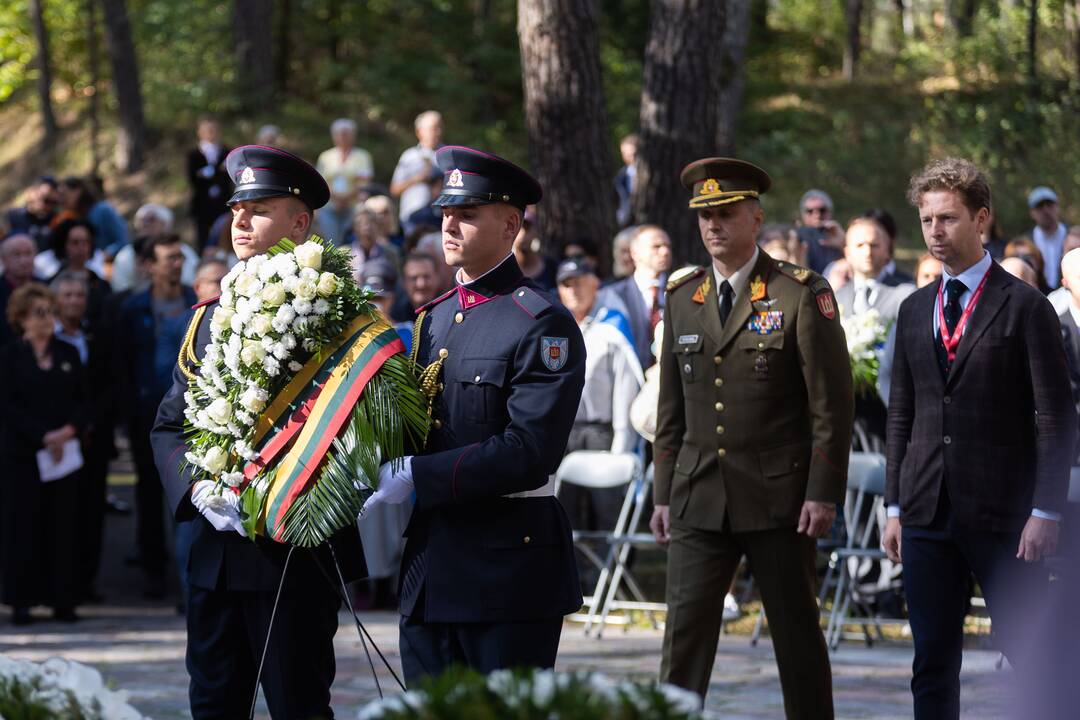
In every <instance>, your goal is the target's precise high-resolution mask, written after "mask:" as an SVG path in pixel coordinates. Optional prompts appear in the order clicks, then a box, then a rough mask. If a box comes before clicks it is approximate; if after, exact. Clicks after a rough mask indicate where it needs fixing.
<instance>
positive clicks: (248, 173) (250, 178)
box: [239, 167, 255, 185]
mask: <svg viewBox="0 0 1080 720" xmlns="http://www.w3.org/2000/svg"><path fill="white" fill-rule="evenodd" d="M253 182H255V171H254V170H252V169H251V168H249V167H246V168H244V172H242V173H240V183H239V184H240V185H247V184H248V183H253Z"/></svg>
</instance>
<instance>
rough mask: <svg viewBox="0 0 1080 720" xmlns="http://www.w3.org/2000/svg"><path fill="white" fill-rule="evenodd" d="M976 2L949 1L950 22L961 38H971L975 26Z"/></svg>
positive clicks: (965, 0) (968, 0)
mask: <svg viewBox="0 0 1080 720" xmlns="http://www.w3.org/2000/svg"><path fill="white" fill-rule="evenodd" d="M978 9H979V8H978V3H977V2H976V0H949V3H948V10H949V21H950V22H951V23H952V26H953V29H955V30H956V34H957V35H959V36H960V37H965V38H966V37H971V32H972V30H973V29H974V26H975V12H976V11H977V10H978Z"/></svg>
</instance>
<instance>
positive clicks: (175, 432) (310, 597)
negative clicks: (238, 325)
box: [151, 147, 366, 720]
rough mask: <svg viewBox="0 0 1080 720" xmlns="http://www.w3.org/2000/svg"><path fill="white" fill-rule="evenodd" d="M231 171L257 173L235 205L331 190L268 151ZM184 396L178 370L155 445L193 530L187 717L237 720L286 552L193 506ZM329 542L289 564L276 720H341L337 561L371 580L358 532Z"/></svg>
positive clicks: (199, 343)
mask: <svg viewBox="0 0 1080 720" xmlns="http://www.w3.org/2000/svg"><path fill="white" fill-rule="evenodd" d="M226 162H227V163H228V166H229V170H230V174H231V176H232V177H233V178H234V179H239V178H240V177H241V175H242V174H243V173H244V172H245V170H246V169H248V168H254V169H255V170H254V172H255V175H254V176H248V178H247V179H248V180H249V182H247V183H240V184H239V185H238V188H237V193H236V194H234V195H233V198H232V199H231V201H230V202H238V201H239V200H248V199H256V198H258V197H277V196H281V195H286V194H289V195H295V196H297V197H299V198H300V199H301V200H303V201H304V202H305V203H307V204H308V205H309V206H312V205H314V203H316V202H318V201H319V199H321V193H320V190H322V189H323V188H325V185H326V184H325V181H323V180H322V178H321V177H319V176H318V174H317V173H315V170H314V168H310V166H309V165H307V163H305V162H304V161H303V160H300V159H299V158H296V157H294V156H292V155H290V154H288V153H284V152H282V151H277V150H274V149H272V148H257V147H248V148H238V149H237V150H234V151H233V153H231V154H230V155H229V159H228V160H227V161H226ZM308 169H310V173H309V172H308ZM320 183H321V185H322V188H320V187H318V184H320ZM312 188H313V189H312ZM294 189H296V190H301V191H302V192H293V190H294ZM260 193H264V194H260ZM327 194H328V192H327ZM238 195H243V197H237V196H238ZM312 195H313V197H312ZM325 202H326V201H325V199H324V200H322V202H321V203H319V204H320V205H321V204H325ZM315 207H318V205H316V206H315ZM216 308H217V302H216V301H213V302H210V303H207V304H205V307H204V308H199V307H198V306H197V307H196V309H197V314H196V316H195V318H194V320H193V322H194V323H196V327H195V328H193V331H194V332H193V334H192V335H191V338H190V342H189V345H188V347H187V348H185V349H184V353H185V354H186V352H187V350H188V348H190V350H191V352H193V353H194V356H195V358H196V360H198V361H201V359H202V357H203V354H204V352H205V349H206V346H207V345H208V344H209V343H210V318H211V317H213V313H214V310H215V309H216ZM199 310H202V312H199ZM190 365H191V366H189V367H187V368H186V369H187V370H188V371H189V372H190V371H196V372H197V368H196V367H195V366H194V363H190ZM187 388H188V380H187V378H186V377H185V375H184V373H183V372H182V371H181V368H180V367H179V366H178V367H177V368H176V370H175V371H174V373H173V386H172V389H171V390H170V391H169V392H168V394H166V396H165V398H164V400H162V402H161V406H160V408H159V409H158V415H157V422H156V423H155V426H154V430H153V432H152V433H151V443H152V444H153V448H154V457H155V460H156V462H157V466H158V471H159V472H160V473H161V480H162V483H163V484H164V486H165V494H166V497H167V499H168V503H169V508H170V509H171V511H172V513H173V516H174V517H175V518H176V519H177V520H191V521H192V523H193V532H192V546H191V554H190V557H189V559H188V588H187V630H188V647H187V669H188V673H189V674H190V676H191V685H190V700H191V714H192V717H194V718H196V719H197V720H198V719H202V718H222V720H225V719H229V720H234V719H235V718H241V717H247V715H248V710H249V706H250V703H251V693H252V691H253V690H254V687H255V676H256V671H257V669H258V665H259V659H260V657H261V655H262V652H263V644H264V643H265V642H266V637H267V630H268V628H269V623H270V614H271V612H272V610H273V607H274V599H275V596H276V593H277V590H278V585H279V583H280V581H281V574H282V570H283V568H284V566H285V560H286V556H287V555H288V552H289V548H288V546H286V545H281V544H279V543H275V542H273V541H271V540H267V539H259V540H258V541H256V542H252V541H251V540H249V539H247V538H245V537H243V536H241V535H239V534H237V533H235V532H233V531H224V532H219V531H217V530H215V529H214V528H213V526H212V525H210V523H209V522H207V521H206V519H205V518H203V516H202V515H201V514H199V512H198V511H197V510H196V509H195V507H194V506H193V505H192V504H191V500H190V491H191V483H192V477H191V470H190V468H187V467H184V468H183V469H182V468H181V465H182V464H183V461H184V453H185V452H186V451H187V446H186V444H185V442H184V437H183V427H184V408H185V403H184V393H185V392H186V391H187ZM329 545H330V546H331V547H332V550H331V547H327V546H325V545H324V546H322V547H320V548H317V549H315V550H307V549H303V548H297V549H296V550H295V551H294V552H293V555H292V559H291V560H290V561H289V569H288V573H287V574H286V580H285V585H284V587H283V588H282V591H281V600H280V603H279V605H278V610H277V617H276V619H275V621H274V626H273V633H271V635H270V646H269V650H268V654H267V658H266V665H265V667H264V668H263V674H262V687H263V692H264V694H265V696H266V701H267V705H268V707H269V709H270V714H271V716H272V717H274V718H305V719H306V718H332V717H333V712H332V711H331V710H330V685H331V683H332V682H333V679H334V648H333V638H334V634H335V633H336V632H337V613H338V608H339V605H340V603H339V594H338V593H339V591H340V582H339V580H338V575H337V570H336V569H335V568H334V559H335V557H336V559H337V562H338V563H339V564H340V566H341V570H342V573H343V574H344V576H345V580H346V581H350V580H355V579H359V578H361V577H363V576H364V575H365V574H366V568H365V566H364V556H363V551H362V549H361V546H360V540H359V535H358V534H357V531H356V528H355V527H347V528H345V529H343V530H341V531H340V532H339V533H338V534H337V535H335V536H334V537H333V538H332V539H331V540H330V542H329Z"/></svg>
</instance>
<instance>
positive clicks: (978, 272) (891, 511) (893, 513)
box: [887, 250, 1061, 521]
mask: <svg viewBox="0 0 1080 720" xmlns="http://www.w3.org/2000/svg"><path fill="white" fill-rule="evenodd" d="M993 262H994V260H993V258H991V257H990V253H988V252H986V251H985V250H984V251H983V256H982V259H981V260H979V262H977V263H975V264H974V265H972V266H971V267H969V268H968V269H967V270H965V271H963V272H962V273H960V274H959V275H953V274H951V273H950V272H949V271H948V269H947V268H945V267H944V266H942V268H941V280H940V281H939V282H940V283H941V294H942V295H943V296H946V302H947V301H948V297H947V290H946V283H948V282H949V281H950V280H959V281H960V282H962V283H964V287H966V288H967V290H965V291H964V294H963V295H961V296H960V310H961V312H963V311H964V310H966V309H967V306H968V303H969V302H971V298H972V296H973V295H974V294H975V290H976V289H978V287H979V283H981V282H982V279H983V277H984V276H985V275H986V273H987V272H988V271H989V270H990V266H991V265H992V264H993ZM940 307H941V304H940V300H935V301H934V316H933V318H932V319H931V322H932V325H931V327H932V328H933V333H934V339H935V342H940V337H941V333H940V331H939V329H938V318H939V317H940V316H939V308H940ZM973 312H974V311H973ZM961 330H967V327H966V326H965V327H964V328H961ZM962 336H963V333H961V337H962ZM887 512H888V515H889V517H900V506H899V505H890V506H889V507H888V509H887ZM1031 514H1032V516H1034V517H1037V518H1042V519H1043V520H1054V521H1060V520H1061V514H1060V513H1056V512H1049V511H1047V510H1040V509H1039V508H1033V509H1032V511H1031Z"/></svg>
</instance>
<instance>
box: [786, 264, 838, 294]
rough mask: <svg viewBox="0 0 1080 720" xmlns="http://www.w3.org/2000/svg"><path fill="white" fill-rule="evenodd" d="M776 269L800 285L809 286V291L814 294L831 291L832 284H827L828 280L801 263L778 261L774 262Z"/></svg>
mask: <svg viewBox="0 0 1080 720" xmlns="http://www.w3.org/2000/svg"><path fill="white" fill-rule="evenodd" d="M776 269H777V270H779V271H780V273H781V274H782V275H787V276H788V277H789V278H791V279H792V280H794V281H795V282H797V283H799V284H800V285H806V286H807V287H809V288H810V292H812V293H813V294H815V295H820V294H821V293H823V292H831V291H832V286H831V285H829V281H828V280H826V279H825V278H824V277H822V276H821V275H818V274H817V273H816V272H814V271H813V270H810V269H809V268H804V267H802V266H801V265H792V264H791V263H788V262H778V263H776Z"/></svg>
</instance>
